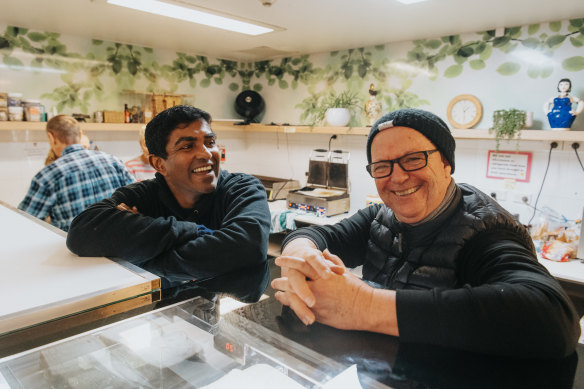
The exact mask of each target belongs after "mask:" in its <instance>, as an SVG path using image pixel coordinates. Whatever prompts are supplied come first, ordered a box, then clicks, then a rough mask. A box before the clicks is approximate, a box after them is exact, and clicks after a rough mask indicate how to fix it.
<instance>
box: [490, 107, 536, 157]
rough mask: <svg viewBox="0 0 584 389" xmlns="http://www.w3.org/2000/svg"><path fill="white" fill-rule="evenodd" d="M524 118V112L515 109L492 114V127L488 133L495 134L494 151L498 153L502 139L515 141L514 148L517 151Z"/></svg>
mask: <svg viewBox="0 0 584 389" xmlns="http://www.w3.org/2000/svg"><path fill="white" fill-rule="evenodd" d="M526 116H527V115H526V113H525V111H521V110H519V109H515V108H511V109H509V110H505V109H500V110H497V111H495V112H493V127H491V128H490V129H489V133H493V132H494V133H495V141H496V142H497V144H496V146H495V149H496V151H499V145H500V144H501V140H502V139H507V140H511V139H513V138H515V139H516V140H517V143H516V147H517V149H519V140H520V139H521V130H522V129H523V128H525V120H526Z"/></svg>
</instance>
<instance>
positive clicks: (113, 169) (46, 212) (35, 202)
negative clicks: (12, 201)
mask: <svg viewBox="0 0 584 389" xmlns="http://www.w3.org/2000/svg"><path fill="white" fill-rule="evenodd" d="M134 181H136V180H135V179H134V177H133V176H132V175H131V174H130V173H129V172H128V170H127V169H126V168H125V166H124V164H123V162H122V161H120V160H119V159H118V158H115V157H113V156H111V155H109V154H107V153H104V152H102V151H95V150H86V149H85V148H84V147H83V146H82V145H80V144H74V145H70V146H67V147H66V148H65V149H64V150H63V152H62V154H61V157H60V158H59V159H57V160H56V161H55V162H53V163H51V164H50V165H48V166H45V167H44V168H43V169H41V170H40V171H39V172H38V173H37V174H36V175H35V176H34V177H33V179H32V181H31V183H30V188H29V189H28V192H27V194H26V196H25V197H24V200H22V202H21V203H20V204H19V205H18V208H19V209H21V210H23V211H25V212H27V213H29V214H31V215H33V216H36V217H38V218H39V219H45V218H46V217H47V216H50V218H51V224H53V225H54V226H56V227H58V228H60V229H62V230H63V231H68V230H69V225H70V224H71V221H72V220H73V218H74V217H75V216H77V215H78V214H79V213H81V211H83V210H84V209H85V208H87V207H88V206H89V205H91V204H93V203H95V202H97V201H100V200H102V199H104V198H106V197H110V196H111V195H112V193H113V192H114V191H115V190H116V189H117V188H119V187H121V186H125V185H128V184H130V183H132V182H134Z"/></svg>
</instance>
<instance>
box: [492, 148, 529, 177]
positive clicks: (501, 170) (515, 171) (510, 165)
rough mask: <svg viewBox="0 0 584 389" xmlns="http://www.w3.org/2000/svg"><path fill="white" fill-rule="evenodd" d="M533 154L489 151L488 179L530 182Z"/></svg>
mask: <svg viewBox="0 0 584 389" xmlns="http://www.w3.org/2000/svg"><path fill="white" fill-rule="evenodd" d="M531 157H532V154H531V153H525V152H511V151H500V152H495V151H494V150H490V151H489V159H488V161H487V178H512V179H514V180H517V181H521V182H529V175H530V173H531Z"/></svg>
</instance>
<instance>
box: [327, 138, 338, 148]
mask: <svg viewBox="0 0 584 389" xmlns="http://www.w3.org/2000/svg"><path fill="white" fill-rule="evenodd" d="M333 139H337V136H336V135H332V136H331V137H330V139H329V149H328V151H331V141H332V140H333Z"/></svg>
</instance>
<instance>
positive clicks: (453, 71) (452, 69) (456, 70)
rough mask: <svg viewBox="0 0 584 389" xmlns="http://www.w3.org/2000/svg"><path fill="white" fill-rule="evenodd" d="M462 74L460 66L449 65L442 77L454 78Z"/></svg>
mask: <svg viewBox="0 0 584 389" xmlns="http://www.w3.org/2000/svg"><path fill="white" fill-rule="evenodd" d="M460 73H462V65H451V66H449V67H448V69H446V70H445V71H444V77H446V78H454V77H457V76H459V75H460Z"/></svg>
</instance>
